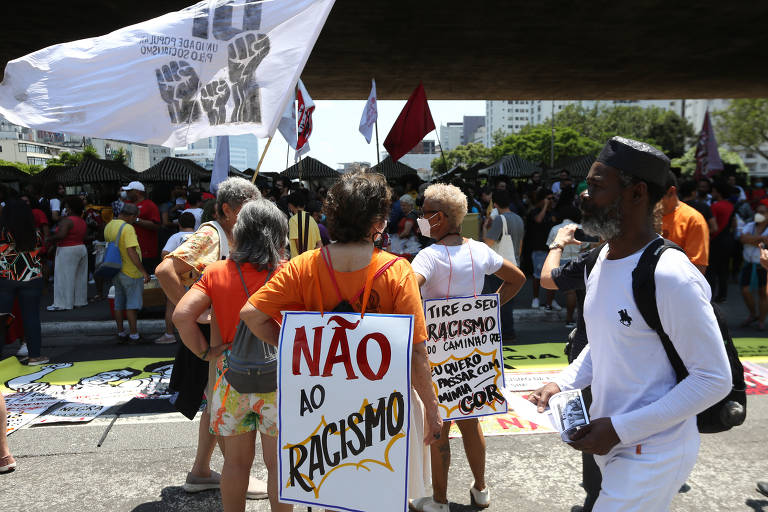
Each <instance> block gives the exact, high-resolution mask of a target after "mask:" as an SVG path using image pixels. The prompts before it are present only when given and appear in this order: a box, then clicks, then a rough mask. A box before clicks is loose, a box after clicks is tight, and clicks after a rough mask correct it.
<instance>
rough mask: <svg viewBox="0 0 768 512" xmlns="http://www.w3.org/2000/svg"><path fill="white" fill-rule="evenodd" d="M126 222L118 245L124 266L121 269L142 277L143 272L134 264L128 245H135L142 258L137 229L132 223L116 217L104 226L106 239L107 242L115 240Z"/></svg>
mask: <svg viewBox="0 0 768 512" xmlns="http://www.w3.org/2000/svg"><path fill="white" fill-rule="evenodd" d="M123 224H125V227H124V228H123V232H122V233H120V242H119V244H118V247H119V248H120V257H121V258H122V260H123V266H122V267H121V268H120V271H121V272H122V273H123V274H125V275H127V276H128V277H133V278H134V279H135V278H137V277H141V272H139V269H138V268H137V267H136V265H134V264H133V262H132V261H131V258H129V257H128V247H135V248H136V252H137V253H138V255H139V260H141V248H140V247H139V239H138V238H137V237H136V230H135V229H134V228H133V226H131V225H130V224H126V222H125V221H124V220H120V219H114V220H112V221H111V222H110V223H109V224H107V225H106V226H105V227H104V240H106V241H107V242H114V241H115V239H116V238H117V232H118V231H120V226H122V225H123Z"/></svg>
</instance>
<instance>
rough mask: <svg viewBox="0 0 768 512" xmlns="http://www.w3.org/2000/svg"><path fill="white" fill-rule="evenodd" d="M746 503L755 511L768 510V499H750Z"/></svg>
mask: <svg viewBox="0 0 768 512" xmlns="http://www.w3.org/2000/svg"><path fill="white" fill-rule="evenodd" d="M744 503H745V504H746V505H747V506H748V507H749V508H751V509H752V510H754V511H755V512H768V500H752V499H749V500H747V501H745V502H744Z"/></svg>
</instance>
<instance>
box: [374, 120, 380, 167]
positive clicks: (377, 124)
mask: <svg viewBox="0 0 768 512" xmlns="http://www.w3.org/2000/svg"><path fill="white" fill-rule="evenodd" d="M374 125H375V126H376V165H380V164H381V156H379V116H378V115H377V116H376V121H374Z"/></svg>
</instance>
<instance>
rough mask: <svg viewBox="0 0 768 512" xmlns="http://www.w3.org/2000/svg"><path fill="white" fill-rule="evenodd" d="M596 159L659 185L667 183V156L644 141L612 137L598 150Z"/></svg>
mask: <svg viewBox="0 0 768 512" xmlns="http://www.w3.org/2000/svg"><path fill="white" fill-rule="evenodd" d="M597 161H598V162H602V163H604V164H605V165H610V166H611V167H615V168H616V169H619V170H620V171H622V172H624V173H625V174H629V175H630V176H636V177H638V178H640V179H642V180H644V181H648V182H650V183H655V184H657V185H659V186H661V187H664V186H665V185H666V183H667V176H668V174H669V158H667V156H666V155H665V154H664V153H662V152H661V151H659V150H658V149H656V148H654V147H653V146H651V145H650V144H646V143H645V142H640V141H637V140H632V139H626V138H624V137H618V136H616V137H612V138H611V139H609V140H608V143H607V144H606V145H605V147H604V148H603V150H602V151H601V152H600V155H599V156H598V157H597Z"/></svg>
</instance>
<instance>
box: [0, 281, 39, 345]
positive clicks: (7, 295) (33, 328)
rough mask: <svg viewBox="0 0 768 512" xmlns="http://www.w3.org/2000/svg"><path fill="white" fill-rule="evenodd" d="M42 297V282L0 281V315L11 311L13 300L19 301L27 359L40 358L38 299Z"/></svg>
mask: <svg viewBox="0 0 768 512" xmlns="http://www.w3.org/2000/svg"><path fill="white" fill-rule="evenodd" d="M42 295H43V280H42V279H33V280H31V281H12V280H10V279H0V314H10V313H11V311H13V301H14V299H16V298H18V299H19V308H20V309H21V321H22V323H23V325H24V339H25V340H26V342H27V350H29V357H40V345H41V344H42V335H41V334H40V298H41V297H42Z"/></svg>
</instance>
